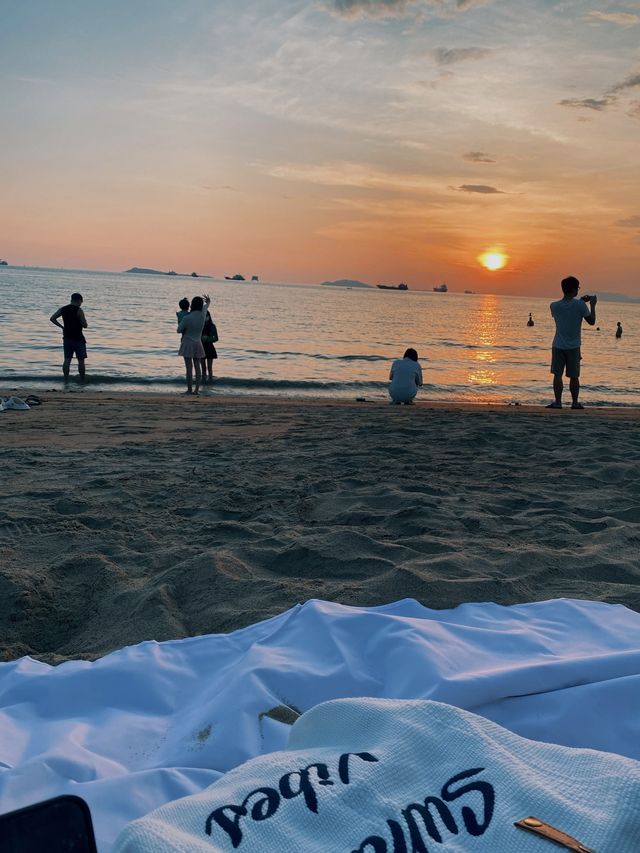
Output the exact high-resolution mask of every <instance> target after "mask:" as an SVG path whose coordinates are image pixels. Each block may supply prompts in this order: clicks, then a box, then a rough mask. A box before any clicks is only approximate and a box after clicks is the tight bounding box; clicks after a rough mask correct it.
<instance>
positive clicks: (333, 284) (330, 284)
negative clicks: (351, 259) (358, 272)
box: [322, 278, 373, 287]
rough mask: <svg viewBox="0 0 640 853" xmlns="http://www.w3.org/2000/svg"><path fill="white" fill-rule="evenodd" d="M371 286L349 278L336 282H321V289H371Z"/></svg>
mask: <svg viewBox="0 0 640 853" xmlns="http://www.w3.org/2000/svg"><path fill="white" fill-rule="evenodd" d="M372 286H373V285H371V284H366V283H365V282H364V281H357V280H355V279H350V278H339V279H338V280H337V281H323V282H322V287H372Z"/></svg>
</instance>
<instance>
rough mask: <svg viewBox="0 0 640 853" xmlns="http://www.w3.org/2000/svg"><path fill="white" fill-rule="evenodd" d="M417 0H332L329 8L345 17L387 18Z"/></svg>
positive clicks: (401, 11)
mask: <svg viewBox="0 0 640 853" xmlns="http://www.w3.org/2000/svg"><path fill="white" fill-rule="evenodd" d="M416 2H417V0H331V2H330V3H329V9H330V10H331V11H332V12H334V14H336V15H340V16H341V17H343V18H366V17H371V18H386V17H390V16H392V15H402V14H404V13H405V12H406V11H407V8H408V7H409V6H415V4H416Z"/></svg>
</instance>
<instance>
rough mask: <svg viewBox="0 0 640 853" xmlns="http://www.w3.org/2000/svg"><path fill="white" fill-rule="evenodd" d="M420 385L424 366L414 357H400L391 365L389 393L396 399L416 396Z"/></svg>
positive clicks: (408, 398) (407, 398)
mask: <svg viewBox="0 0 640 853" xmlns="http://www.w3.org/2000/svg"><path fill="white" fill-rule="evenodd" d="M418 385H422V368H421V367H420V365H419V364H418V362H417V361H414V360H413V359H412V358H398V359H396V360H395V361H394V362H393V364H392V365H391V385H390V386H389V394H390V395H391V396H392V397H393V398H394V399H395V400H410V399H412V398H413V397H415V395H416V392H417V390H418V387H417V386H418Z"/></svg>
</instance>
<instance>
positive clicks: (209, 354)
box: [201, 311, 218, 383]
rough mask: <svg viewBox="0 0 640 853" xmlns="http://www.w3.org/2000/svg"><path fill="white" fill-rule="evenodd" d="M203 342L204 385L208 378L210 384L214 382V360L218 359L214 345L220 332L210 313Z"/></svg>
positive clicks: (203, 330) (205, 322)
mask: <svg viewBox="0 0 640 853" xmlns="http://www.w3.org/2000/svg"><path fill="white" fill-rule="evenodd" d="M201 340H202V346H203V347H204V358H203V359H202V361H201V365H202V381H203V383H204V382H207V378H208V381H209V382H213V359H214V358H217V357H218V353H217V352H216V348H215V346H214V344H215V342H216V341H217V340H218V331H217V329H216V324H215V323H214V322H213V317H212V316H211V313H210V312H209V311H207V318H206V320H205V321H204V327H203V329H202V338H201Z"/></svg>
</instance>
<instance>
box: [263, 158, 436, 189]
mask: <svg viewBox="0 0 640 853" xmlns="http://www.w3.org/2000/svg"><path fill="white" fill-rule="evenodd" d="M258 168H260V167H259V166H258ZM263 171H266V173H267V174H268V175H271V177H273V178H281V179H283V180H286V181H299V182H301V183H308V184H319V185H322V186H328V187H331V186H333V187H353V188H357V189H375V190H379V191H384V192H395V193H401V192H408V193H428V194H431V195H434V194H436V195H437V194H442V192H443V187H442V183H441V181H439V180H438V179H436V178H432V177H430V176H428V175H415V174H401V173H397V172H390V171H387V170H384V169H380V168H377V167H375V166H373V165H369V164H367V163H353V162H348V161H340V162H334V163H318V164H313V163H310V164H304V163H282V164H279V165H276V166H265V167H263Z"/></svg>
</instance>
